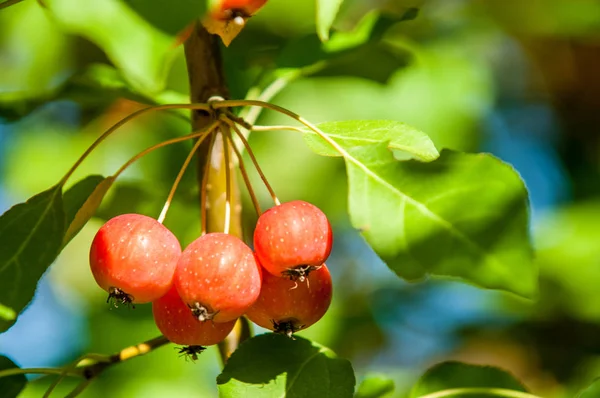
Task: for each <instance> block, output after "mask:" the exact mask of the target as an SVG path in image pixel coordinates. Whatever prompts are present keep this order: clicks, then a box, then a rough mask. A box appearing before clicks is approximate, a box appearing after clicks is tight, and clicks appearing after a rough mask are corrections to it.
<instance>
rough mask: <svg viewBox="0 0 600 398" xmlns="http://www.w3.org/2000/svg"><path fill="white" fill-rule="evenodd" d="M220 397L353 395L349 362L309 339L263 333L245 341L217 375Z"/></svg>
mask: <svg viewBox="0 0 600 398" xmlns="http://www.w3.org/2000/svg"><path fill="white" fill-rule="evenodd" d="M217 384H218V387H219V396H220V397H223V398H226V397H240V396H252V397H275V396H277V397H284V396H287V397H297V398H301V397H306V398H309V397H331V398H335V397H341V398H342V397H343V398H345V397H352V394H353V392H354V384H355V379H354V372H353V370H352V366H351V365H350V362H348V361H347V360H345V359H340V358H337V357H336V356H335V354H334V353H333V352H332V351H331V350H329V349H328V348H325V347H322V346H320V345H317V344H315V343H312V342H310V341H309V340H306V339H303V338H300V337H296V340H292V339H289V338H288V337H286V336H282V335H277V334H272V333H269V334H264V335H260V336H256V337H254V338H252V339H250V340H247V341H246V342H244V343H243V344H242V345H241V346H240V347H239V348H238V349H237V350H236V351H235V352H234V353H233V355H232V356H231V357H230V358H229V360H228V361H227V365H225V368H224V369H223V372H222V373H221V374H220V375H219V376H218V377H217Z"/></svg>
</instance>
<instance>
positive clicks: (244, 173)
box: [226, 129, 262, 216]
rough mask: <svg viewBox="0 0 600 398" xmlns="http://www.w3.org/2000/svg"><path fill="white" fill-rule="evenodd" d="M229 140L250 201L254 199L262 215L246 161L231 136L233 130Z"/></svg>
mask: <svg viewBox="0 0 600 398" xmlns="http://www.w3.org/2000/svg"><path fill="white" fill-rule="evenodd" d="M226 132H227V139H229V142H230V143H231V148H233V151H234V152H235V156H236V157H237V159H238V166H239V167H240V173H241V174H242V178H243V179H244V184H245V185H246V189H248V194H249V195H250V199H252V205H253V206H254V209H255V210H256V214H257V215H259V216H260V215H261V214H262V210H261V209H260V204H259V203H258V198H257V197H256V193H255V192H254V188H253V187H252V183H251V182H250V177H248V171H247V170H246V166H245V165H244V159H243V157H242V153H241V152H240V150H239V149H238V147H237V145H236V144H235V142H234V141H233V137H232V135H231V130H230V129H227V130H226Z"/></svg>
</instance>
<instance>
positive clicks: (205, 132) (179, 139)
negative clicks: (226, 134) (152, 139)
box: [113, 122, 216, 179]
mask: <svg viewBox="0 0 600 398" xmlns="http://www.w3.org/2000/svg"><path fill="white" fill-rule="evenodd" d="M215 123H216V122H215ZM213 129H214V124H213V125H211V126H209V129H208V130H202V131H195V132H193V133H192V134H188V135H184V136H181V137H177V138H172V139H170V140H166V141H163V142H161V143H159V144H156V145H153V146H151V147H150V148H146V149H145V150H143V151H142V152H140V153H138V154H137V155H135V156H134V157H132V158H131V159H129V160H128V161H127V163H125V164H124V165H123V166H121V168H120V169H119V170H117V172H116V173H115V174H114V175H113V178H115V179H116V178H118V177H119V176H120V175H121V174H122V173H123V172H124V171H125V170H126V169H127V168H128V167H129V166H131V165H132V164H133V163H135V162H136V161H137V160H139V159H140V158H142V157H144V156H146V155H147V154H149V153H150V152H153V151H155V150H157V149H159V148H162V147H165V146H167V145H171V144H176V143H178V142H182V141H186V140H189V139H192V138H198V137H202V136H204V135H209V134H210V132H211V131H212V130H213Z"/></svg>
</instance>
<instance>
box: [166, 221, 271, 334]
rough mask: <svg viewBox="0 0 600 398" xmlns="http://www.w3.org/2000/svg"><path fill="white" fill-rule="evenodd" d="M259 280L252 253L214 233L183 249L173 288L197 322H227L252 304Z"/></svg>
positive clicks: (229, 238)
mask: <svg viewBox="0 0 600 398" xmlns="http://www.w3.org/2000/svg"><path fill="white" fill-rule="evenodd" d="M261 279H262V278H261V269H260V266H259V265H258V263H257V262H256V258H255V257H254V253H253V252H252V250H251V249H250V248H249V247H248V246H247V245H246V244H245V243H244V242H242V241H241V240H240V239H238V238H236V237H235V236H233V235H229V234H224V233H218V232H215V233H209V234H206V235H202V236H201V237H199V238H198V239H196V240H195V241H193V242H192V243H190V245H189V246H188V247H186V248H185V250H184V251H183V253H182V254H181V258H180V259H179V263H178V264H177V269H176V270H175V278H174V284H175V286H176V288H177V291H178V292H179V295H180V296H181V298H182V299H183V301H184V302H185V303H186V304H187V305H188V306H189V307H190V308H191V310H192V312H193V313H194V315H195V316H196V317H197V318H198V319H199V320H201V321H205V320H211V319H212V320H214V322H229V321H232V320H234V319H236V318H239V317H240V316H242V315H243V314H244V313H245V312H246V310H247V309H248V308H249V307H250V306H251V305H252V304H254V302H255V301H256V299H257V298H258V295H259V293H260V286H261Z"/></svg>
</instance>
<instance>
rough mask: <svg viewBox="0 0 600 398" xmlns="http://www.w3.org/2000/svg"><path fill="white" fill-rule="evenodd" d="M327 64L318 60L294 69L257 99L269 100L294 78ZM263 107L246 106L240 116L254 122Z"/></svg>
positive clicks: (268, 87) (316, 70)
mask: <svg viewBox="0 0 600 398" xmlns="http://www.w3.org/2000/svg"><path fill="white" fill-rule="evenodd" d="M326 65H327V62H326V61H321V62H317V63H316V64H313V65H309V66H306V67H304V68H302V69H296V70H293V71H291V72H289V73H287V74H285V75H283V76H281V77H279V78H277V79H275V80H274V81H273V82H272V83H271V84H270V85H268V86H267V87H266V88H265V89H264V90H263V92H262V93H261V94H260V95H259V96H258V98H257V100H259V101H264V102H268V101H270V100H271V99H273V97H275V96H276V95H277V94H279V93H280V92H281V90H283V89H284V88H285V87H286V86H287V85H288V84H290V83H291V82H293V81H294V80H296V79H298V78H300V77H302V76H308V75H311V74H313V73H316V72H318V71H320V70H321V69H323V68H324V67H325V66H326ZM262 110H263V107H261V106H249V107H248V108H245V109H244V110H243V111H242V112H241V114H240V116H242V117H243V118H244V119H245V120H246V121H247V122H248V123H250V124H254V123H255V122H256V120H257V119H258V117H259V116H260V113H261V112H262Z"/></svg>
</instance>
